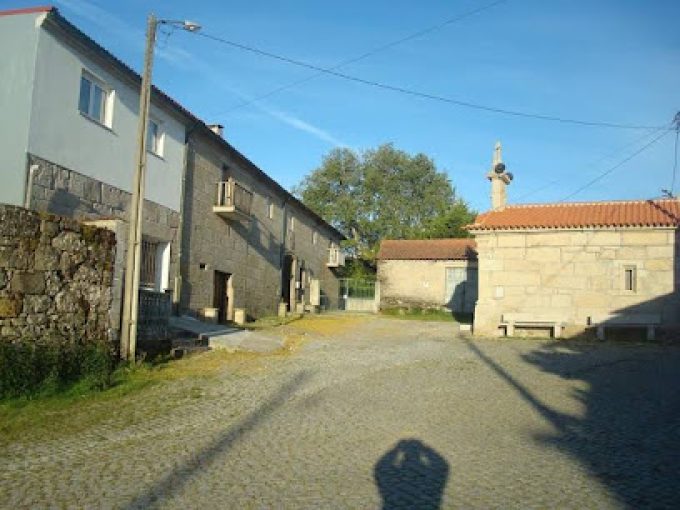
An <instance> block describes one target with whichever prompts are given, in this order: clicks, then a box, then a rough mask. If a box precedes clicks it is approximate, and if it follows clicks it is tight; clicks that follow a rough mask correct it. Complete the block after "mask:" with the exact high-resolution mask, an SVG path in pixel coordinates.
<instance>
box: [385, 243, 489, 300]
mask: <svg viewBox="0 0 680 510" xmlns="http://www.w3.org/2000/svg"><path fill="white" fill-rule="evenodd" d="M378 282H379V283H380V307H381V308H383V309H384V308H391V307H419V308H446V309H449V310H451V311H452V312H454V313H462V314H471V313H472V312H473V311H474V306H475V302H476V301H477V250H476V244H475V241H474V240H473V239H423V240H384V241H382V242H381V243H380V251H379V252H378Z"/></svg>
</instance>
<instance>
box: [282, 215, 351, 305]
mask: <svg viewBox="0 0 680 510" xmlns="http://www.w3.org/2000/svg"><path fill="white" fill-rule="evenodd" d="M287 216H288V218H291V217H292V218H295V231H294V236H295V243H294V244H293V245H292V246H291V245H288V246H287V249H288V252H289V253H291V254H292V255H294V256H295V257H296V259H297V263H298V267H299V264H300V263H304V267H305V271H306V272H307V275H308V277H309V278H314V279H318V280H319V283H320V289H321V296H322V305H323V306H325V307H326V308H327V309H331V310H337V309H338V306H339V297H340V280H339V279H338V276H337V269H334V268H329V267H328V266H327V265H326V264H327V263H328V260H329V256H330V252H329V250H330V247H331V243H334V244H335V245H339V244H340V239H337V238H335V237H332V236H330V235H329V233H328V231H327V230H326V228H325V227H324V225H321V224H319V222H318V220H316V219H314V218H312V217H311V216H309V215H308V214H307V213H306V212H305V211H303V210H302V209H300V208H298V207H295V206H293V205H289V206H288V208H287ZM315 232H316V243H315V242H314V237H315V234H314V233H315ZM302 284H303V285H304V289H305V294H304V300H305V303H304V304H305V305H307V304H309V303H310V297H311V294H310V290H311V289H310V286H309V280H307V281H306V282H302Z"/></svg>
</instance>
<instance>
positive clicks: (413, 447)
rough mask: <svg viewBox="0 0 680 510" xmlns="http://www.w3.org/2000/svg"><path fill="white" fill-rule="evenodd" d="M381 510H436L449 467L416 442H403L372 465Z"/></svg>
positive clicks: (421, 443)
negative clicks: (381, 502)
mask: <svg viewBox="0 0 680 510" xmlns="http://www.w3.org/2000/svg"><path fill="white" fill-rule="evenodd" d="M374 476H375V483H376V485H377V486H378V489H379V490H380V495H381V496H382V500H383V505H382V508H383V509H384V510H391V509H396V508H418V509H421V508H423V509H428V508H431V509H437V508H440V506H441V502H442V496H443V493H444V487H445V486H446V481H447V479H448V477H449V464H448V463H447V462H446V460H445V459H444V457H442V456H441V455H439V454H438V453H437V452H436V451H434V450H433V449H432V448H430V447H429V446H427V445H425V444H424V443H423V442H421V441H419V440H418V439H403V440H401V441H399V442H398V443H397V444H396V445H395V447H394V448H392V449H391V450H390V451H388V452H387V453H386V454H385V455H383V456H382V457H381V458H380V460H379V461H378V462H377V463H376V465H375V470H374Z"/></svg>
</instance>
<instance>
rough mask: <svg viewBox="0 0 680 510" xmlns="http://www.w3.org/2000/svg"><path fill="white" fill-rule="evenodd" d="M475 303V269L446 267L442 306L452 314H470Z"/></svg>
mask: <svg viewBox="0 0 680 510" xmlns="http://www.w3.org/2000/svg"><path fill="white" fill-rule="evenodd" d="M476 302H477V268H476V267H447V268H446V290H445V296H444V305H445V306H446V307H447V308H448V309H449V310H451V311H452V312H453V313H464V314H470V313H473V312H474V310H475V303H476Z"/></svg>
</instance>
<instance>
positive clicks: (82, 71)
mask: <svg viewBox="0 0 680 510" xmlns="http://www.w3.org/2000/svg"><path fill="white" fill-rule="evenodd" d="M0 45H2V47H4V48H12V51H7V52H3V53H2V55H0V75H2V76H3V79H2V80H1V82H0V108H1V109H2V111H3V116H2V119H3V120H2V123H1V124H2V133H3V136H2V137H0V168H1V169H2V171H1V172H0V202H2V203H6V204H10V205H18V206H24V207H26V208H28V209H33V210H36V211H40V212H46V213H52V214H58V215H61V216H66V217H70V218H75V219H77V220H80V221H93V222H94V223H95V224H97V225H99V226H103V227H106V228H109V229H111V230H114V231H115V232H116V239H117V245H118V249H117V256H116V271H115V272H114V286H113V296H114V302H113V306H112V313H111V323H112V324H111V325H112V329H114V330H116V329H118V327H119V324H120V306H121V300H122V282H123V270H124V261H125V250H126V246H125V245H126V241H127V226H126V225H127V221H128V218H129V212H128V211H129V205H130V197H131V193H130V191H131V187H132V182H133V171H134V168H135V164H136V163H135V154H136V147H137V142H136V133H137V125H138V108H139V87H140V82H141V79H140V77H139V76H138V75H137V74H136V73H135V72H134V71H132V69H130V68H129V67H128V66H126V65H125V64H124V63H123V62H121V61H120V60H118V59H116V58H115V57H114V56H113V55H111V54H110V53H108V52H107V51H106V50H104V49H103V48H102V47H100V46H99V45H97V44H96V43H95V42H94V41H93V40H92V39H90V38H89V37H88V36H87V35H85V34H84V33H83V32H81V31H80V30H79V29H78V28H76V27H75V26H73V25H72V24H71V23H69V22H68V21H67V20H66V19H65V18H63V17H62V16H61V15H60V14H59V13H58V11H57V10H56V9H54V8H50V7H38V8H33V9H22V10H14V11H3V12H0ZM150 117H151V120H152V122H150V124H149V125H150V130H149V133H148V136H149V142H150V143H149V155H148V162H147V180H146V191H145V203H144V218H143V228H142V230H143V247H142V258H143V264H142V271H141V286H142V287H143V288H144V289H147V290H148V291H152V292H155V293H157V294H162V293H166V292H171V291H172V289H173V287H174V280H173V277H172V275H173V274H174V273H175V268H176V267H177V265H178V257H177V255H178V254H179V243H178V228H179V224H180V209H181V201H182V174H183V169H184V139H185V131H186V129H185V125H187V124H188V123H189V117H188V116H187V115H186V113H184V112H183V111H182V110H181V109H180V108H178V107H177V105H176V103H174V101H172V100H171V99H170V98H168V97H167V96H165V95H164V94H162V93H161V92H160V91H158V90H154V93H153V95H152V100H151V107H150Z"/></svg>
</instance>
